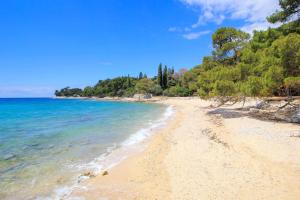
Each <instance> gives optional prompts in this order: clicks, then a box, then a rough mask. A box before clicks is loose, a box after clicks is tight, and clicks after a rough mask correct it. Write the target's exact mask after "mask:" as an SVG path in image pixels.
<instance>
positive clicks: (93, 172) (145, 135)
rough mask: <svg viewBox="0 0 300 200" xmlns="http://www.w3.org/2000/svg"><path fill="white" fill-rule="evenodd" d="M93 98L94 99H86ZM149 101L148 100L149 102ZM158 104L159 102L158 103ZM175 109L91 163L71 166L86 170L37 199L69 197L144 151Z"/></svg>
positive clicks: (168, 109)
mask: <svg viewBox="0 0 300 200" xmlns="http://www.w3.org/2000/svg"><path fill="white" fill-rule="evenodd" d="M86 100H93V99H86ZM147 103H148V102H147ZM156 104H158V103H156ZM174 113H175V109H174V107H173V106H167V107H166V108H165V112H164V113H163V114H162V116H161V117H160V119H158V120H156V121H155V122H154V123H152V124H150V125H149V126H147V127H144V128H141V129H140V130H138V131H137V132H135V133H133V134H131V135H130V136H129V137H128V138H127V139H126V140H125V141H123V142H122V143H121V144H120V145H117V144H115V145H113V146H111V147H109V148H107V150H106V152H105V153H103V154H101V155H99V157H96V158H95V159H94V160H92V161H91V162H89V163H86V164H84V165H80V166H70V167H76V168H79V169H82V170H83V171H85V173H83V174H78V175H77V176H76V177H74V179H73V183H72V184H69V185H65V186H60V187H57V188H56V189H54V191H53V192H52V195H51V196H48V197H37V198H36V199H37V200H48V199H49V200H50V199H55V200H60V199H68V196H69V195H70V194H71V193H72V192H73V191H74V190H75V189H78V188H82V187H84V186H82V183H84V182H85V181H86V180H88V179H90V178H91V177H94V176H97V175H99V174H101V173H102V172H103V171H106V170H107V171H108V170H110V169H111V168H113V167H115V166H116V165H118V164H120V163H121V162H122V161H124V160H125V159H126V158H128V157H130V156H132V155H134V154H136V153H138V152H141V151H143V150H144V149H145V148H146V144H147V141H148V140H149V139H150V138H151V136H152V135H153V134H155V132H157V131H158V130H159V129H161V128H163V127H164V126H165V125H166V124H167V122H168V121H169V120H170V119H171V118H172V117H173V116H174Z"/></svg>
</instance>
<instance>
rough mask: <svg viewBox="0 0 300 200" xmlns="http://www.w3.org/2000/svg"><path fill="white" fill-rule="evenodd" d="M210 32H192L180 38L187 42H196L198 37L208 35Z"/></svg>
mask: <svg viewBox="0 0 300 200" xmlns="http://www.w3.org/2000/svg"><path fill="white" fill-rule="evenodd" d="M209 33H210V31H209V30H207V31H200V32H192V33H187V34H183V35H182V36H183V37H184V38H185V39H187V40H196V39H198V38H199V37H201V36H203V35H207V34H209Z"/></svg>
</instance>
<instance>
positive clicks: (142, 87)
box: [135, 78, 155, 94]
mask: <svg viewBox="0 0 300 200" xmlns="http://www.w3.org/2000/svg"><path fill="white" fill-rule="evenodd" d="M154 87H155V84H154V82H153V81H152V80H150V79H147V78H143V79H141V80H139V81H138V82H137V83H136V85H135V90H136V91H137V92H138V93H142V94H147V93H151V89H152V88H154Z"/></svg>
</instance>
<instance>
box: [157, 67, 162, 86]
mask: <svg viewBox="0 0 300 200" xmlns="http://www.w3.org/2000/svg"><path fill="white" fill-rule="evenodd" d="M162 80H163V74H162V64H161V63H160V64H159V66H158V72H157V84H158V85H160V87H161V88H162V87H163V81H162Z"/></svg>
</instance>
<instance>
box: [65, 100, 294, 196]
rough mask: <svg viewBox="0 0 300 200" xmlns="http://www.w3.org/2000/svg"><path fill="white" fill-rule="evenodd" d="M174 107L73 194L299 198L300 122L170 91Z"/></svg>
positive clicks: (169, 103) (160, 101)
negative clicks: (134, 147)
mask: <svg viewBox="0 0 300 200" xmlns="http://www.w3.org/2000/svg"><path fill="white" fill-rule="evenodd" d="M158 103H163V104H166V105H173V107H174V109H175V114H174V117H173V118H172V119H170V120H169V122H168V123H167V125H166V126H164V127H163V128H161V129H159V130H158V131H156V132H155V134H154V135H153V136H152V137H151V138H150V139H149V140H148V141H147V148H146V149H145V150H144V151H142V152H139V153H136V154H135V155H133V156H131V157H129V158H127V159H126V160H124V161H123V162H121V164H119V165H117V166H115V167H113V168H112V169H110V170H108V175H105V176H102V175H98V176H96V177H93V178H90V179H89V180H86V181H84V182H82V183H80V186H82V187H80V189H75V190H74V191H73V192H72V194H71V195H70V196H69V199H128V200H129V199H149V200H154V199H164V200H166V199H175V200H179V199H180V200H181V199H182V200H183V199H186V200H193V199H195V200H196V199H197V200H202V199H203V200H207V199H220V200H226V199H228V200H232V199H249V200H250V199H251V200H256V199H268V200H269V199H270V200H274V199H278V200H279V199H280V200H282V199H284V200H292V199H294V200H299V199H300V184H299V183H300V137H299V136H298V135H297V134H299V132H300V126H299V125H298V124H289V123H280V122H274V121H262V120H258V119H254V118H250V117H248V116H247V115H245V114H244V113H243V112H242V111H239V110H236V109H235V108H238V107H239V106H241V105H234V106H231V107H220V108H211V107H209V105H210V104H211V102H208V101H204V100H200V99H199V98H169V99H163V100H159V101H158Z"/></svg>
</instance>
